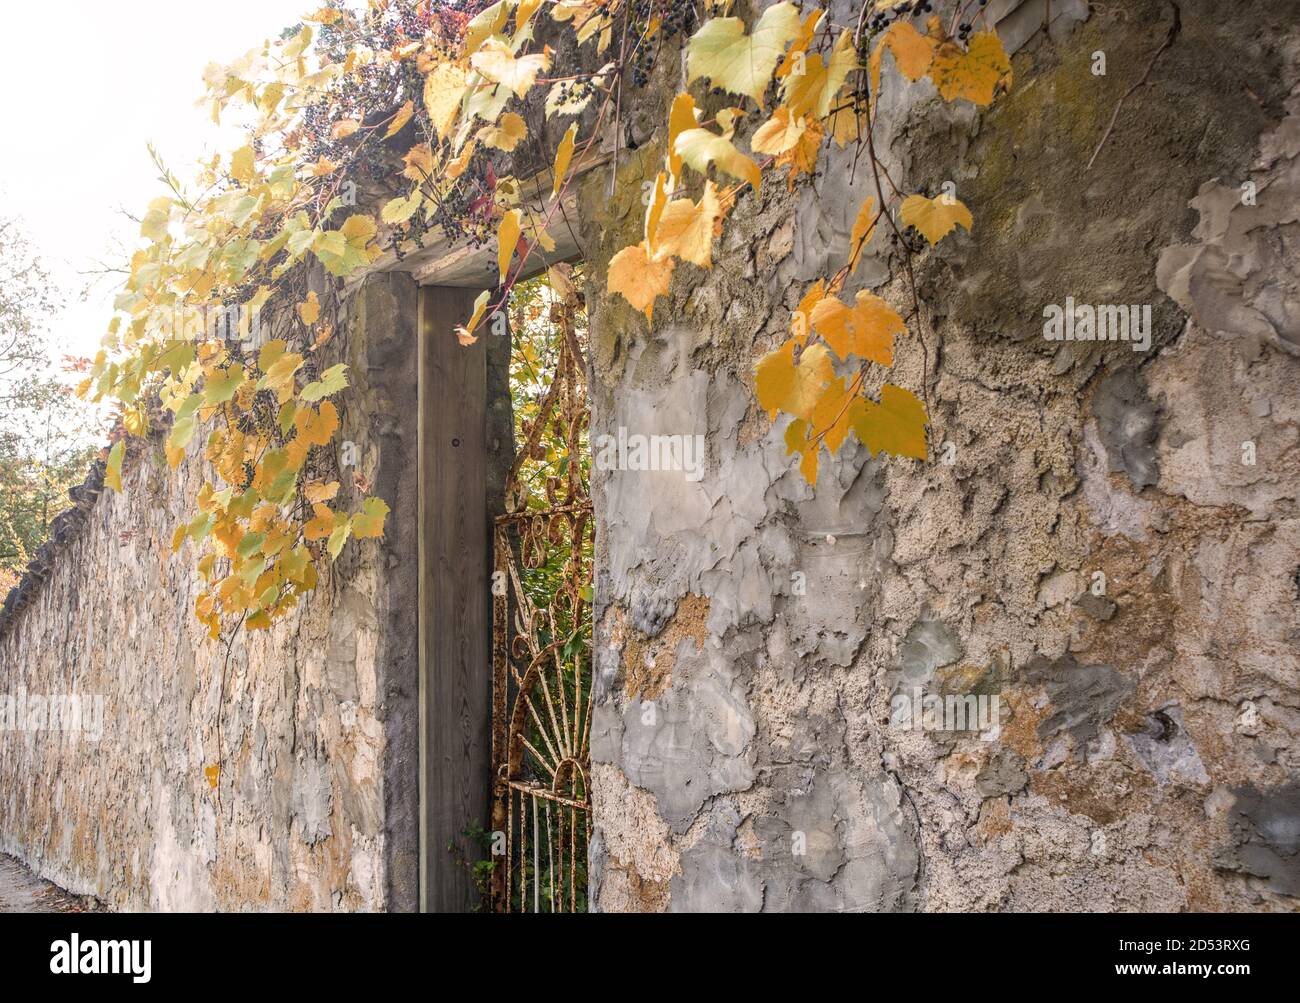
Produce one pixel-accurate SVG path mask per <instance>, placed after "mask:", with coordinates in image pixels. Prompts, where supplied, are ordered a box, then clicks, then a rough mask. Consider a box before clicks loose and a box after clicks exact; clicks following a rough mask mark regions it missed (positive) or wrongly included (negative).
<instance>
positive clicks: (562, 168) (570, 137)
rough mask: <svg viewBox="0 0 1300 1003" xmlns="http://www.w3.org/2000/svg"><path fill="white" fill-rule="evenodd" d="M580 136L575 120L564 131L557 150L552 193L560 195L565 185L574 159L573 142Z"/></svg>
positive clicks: (553, 169)
mask: <svg viewBox="0 0 1300 1003" xmlns="http://www.w3.org/2000/svg"><path fill="white" fill-rule="evenodd" d="M577 138H578V123H577V122H574V123H573V124H572V125H571V126H569V128H568V130H567V131H566V132H565V133H564V138H563V139H561V140H560V145H559V148H558V149H556V151H555V165H554V167H553V168H552V171H553V173H554V174H555V180H554V181H553V182H552V183H551V195H552V196H555V195H559V194H560V189H561V188H562V187H563V186H564V176H565V174H567V173H568V170H569V162H570V161H571V160H572V159H573V144H574V142H575V141H576V140H577Z"/></svg>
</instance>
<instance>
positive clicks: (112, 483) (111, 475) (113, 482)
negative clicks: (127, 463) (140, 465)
mask: <svg viewBox="0 0 1300 1003" xmlns="http://www.w3.org/2000/svg"><path fill="white" fill-rule="evenodd" d="M125 455H126V440H124V439H118V440H117V442H115V443H114V444H113V448H112V449H110V450H109V451H108V462H107V463H106V464H105V467H104V484H106V485H107V486H108V487H110V488H112V489H113V490H114V491H118V492H120V491H121V490H122V458H123V457H124V456H125Z"/></svg>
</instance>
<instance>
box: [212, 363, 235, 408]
mask: <svg viewBox="0 0 1300 1003" xmlns="http://www.w3.org/2000/svg"><path fill="white" fill-rule="evenodd" d="M243 382H244V367H243V366H239V365H235V366H231V367H230V368H229V369H227V370H226V371H225V373H224V374H222V375H221V376H217V377H214V378H211V379H209V380H208V385H207V387H206V388H205V389H204V391H203V403H204V404H206V405H207V406H209V407H212V406H214V405H217V404H224V403H226V401H228V400H230V398H232V397H234V396H235V391H236V390H238V389H239V385H240V384H241V383H243Z"/></svg>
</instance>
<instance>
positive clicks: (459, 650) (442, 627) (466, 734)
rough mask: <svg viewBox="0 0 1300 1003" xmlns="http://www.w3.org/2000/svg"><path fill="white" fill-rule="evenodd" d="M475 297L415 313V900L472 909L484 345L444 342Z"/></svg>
mask: <svg viewBox="0 0 1300 1003" xmlns="http://www.w3.org/2000/svg"><path fill="white" fill-rule="evenodd" d="M476 293H477V290H473V289H459V288H450V287H442V286H437V287H425V288H422V289H421V290H420V309H419V314H420V316H419V331H420V337H419V376H420V379H419V384H420V386H419V410H420V414H419V427H420V436H419V440H420V441H419V485H420V503H419V521H420V543H419V565H420V586H419V604H420V639H419V644H420V715H421V717H420V816H421V825H420V905H421V908H422V909H423V910H425V911H430V912H461V911H467V910H469V909H471V908H473V907H474V905H476V904H477V902H478V898H479V896H478V892H477V890H476V889H475V887H474V882H473V878H472V875H471V874H470V873H469V871H468V869H467V868H466V866H465V861H464V860H462V859H459V858H458V857H457V856H453V855H452V854H451V853H450V852H449V851H448V844H449V843H451V842H455V843H457V844H458V845H460V846H462V847H464V848H465V850H466V854H467V856H468V857H469V858H470V859H473V858H475V857H476V856H477V847H473V846H469V845H467V844H466V842H465V840H464V839H463V837H462V836H461V833H462V832H463V831H464V830H465V829H467V828H469V827H470V826H471V825H474V824H478V825H483V824H484V823H485V822H486V821H487V820H488V817H489V813H490V784H491V780H490V772H491V765H490V756H491V749H490V745H491V738H490V732H491V689H492V659H491V645H490V636H491V610H490V607H489V603H490V589H489V585H488V581H489V571H490V561H491V547H490V539H489V525H488V500H487V480H488V469H487V468H488V442H487V344H486V339H485V338H484V337H483V336H482V335H481V334H480V337H479V339H478V341H477V342H476V343H475V344H473V345H468V346H463V345H461V344H459V343H458V341H457V340H456V337H455V334H454V333H453V332H454V328H455V326H456V325H457V324H461V323H464V322H465V320H466V319H467V318H468V317H469V316H470V314H471V313H472V312H473V304H474V298H475V295H476Z"/></svg>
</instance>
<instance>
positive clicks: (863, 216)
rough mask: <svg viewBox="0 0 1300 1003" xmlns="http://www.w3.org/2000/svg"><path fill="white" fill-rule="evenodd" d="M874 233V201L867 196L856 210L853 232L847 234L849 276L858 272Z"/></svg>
mask: <svg viewBox="0 0 1300 1003" xmlns="http://www.w3.org/2000/svg"><path fill="white" fill-rule="evenodd" d="M875 232H876V200H875V199H873V198H872V197H871V196H870V195H868V196H867V197H866V198H865V199H864V200H863V202H862V208H861V209H859V210H858V217H857V219H855V220H854V221H853V230H852V232H851V233H850V234H849V274H850V275H852V274H853V273H854V272H856V271H857V270H858V265H859V264H860V263H861V261H862V258H863V254H864V252H865V251H866V249H867V244H868V243H870V241H871V236H872V234H874V233H875Z"/></svg>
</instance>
